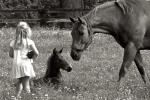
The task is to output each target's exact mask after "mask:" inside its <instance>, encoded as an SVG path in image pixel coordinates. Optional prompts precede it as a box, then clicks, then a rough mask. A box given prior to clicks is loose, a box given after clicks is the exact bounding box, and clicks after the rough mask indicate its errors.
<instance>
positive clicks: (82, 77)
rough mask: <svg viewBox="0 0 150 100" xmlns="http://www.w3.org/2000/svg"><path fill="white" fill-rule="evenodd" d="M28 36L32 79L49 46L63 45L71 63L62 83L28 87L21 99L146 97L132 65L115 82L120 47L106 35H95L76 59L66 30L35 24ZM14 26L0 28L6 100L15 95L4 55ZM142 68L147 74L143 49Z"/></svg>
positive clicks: (0, 77) (1, 97) (0, 73)
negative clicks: (35, 53)
mask: <svg viewBox="0 0 150 100" xmlns="http://www.w3.org/2000/svg"><path fill="white" fill-rule="evenodd" d="M32 30H33V37H32V39H33V40H34V41H35V44H36V45H37V48H38V49H39V51H40V55H39V57H38V58H37V59H36V61H35V62H34V69H35V72H36V78H39V77H43V76H44V74H45V71H46V61H47V59H48V57H49V55H50V54H51V52H52V50H53V48H58V49H61V48H62V47H63V48H64V51H63V54H62V55H63V56H64V58H65V59H66V60H67V61H68V62H69V63H71V64H72V66H73V70H72V72H70V73H67V72H65V71H62V75H63V80H64V82H63V83H62V85H60V86H59V87H57V88H56V87H54V86H52V85H50V86H48V85H43V86H39V87H36V86H31V90H32V93H31V94H26V93H22V98H21V100H149V99H150V94H149V91H150V90H149V89H148V88H147V87H146V86H145V85H144V83H143V82H142V80H141V77H140V75H139V72H138V71H137V69H136V67H135V65H134V64H133V65H132V66H131V67H130V69H129V71H128V73H127V74H126V76H125V78H124V79H122V80H121V82H120V83H118V82H117V79H118V72H119V69H120V65H121V62H122V57H123V49H122V48H121V47H120V46H119V45H118V44H117V43H116V42H115V40H114V39H113V38H112V37H111V36H108V35H102V34H96V35H95V36H94V39H93V43H92V44H91V45H90V47H89V48H88V50H87V51H85V52H84V53H83V55H82V58H81V60H80V61H79V62H75V61H73V60H72V59H71V57H70V45H71V41H72V40H71V35H70V30H60V29H52V28H40V27H35V28H33V29H32ZM14 33H15V29H14V28H2V29H1V31H0V38H1V39H0V43H1V45H0V50H1V51H0V55H1V56H0V100H10V98H11V96H14V95H15V86H14V84H15V82H16V80H13V79H11V78H10V70H11V67H12V66H11V65H12V61H11V60H12V59H11V58H9V56H8V51H9V42H10V41H11V40H12V39H13V36H14ZM142 54H143V55H144V62H145V65H146V66H145V68H146V71H147V72H148V74H149V71H150V68H149V67H148V65H149V60H150V57H149V52H147V51H143V52H142Z"/></svg>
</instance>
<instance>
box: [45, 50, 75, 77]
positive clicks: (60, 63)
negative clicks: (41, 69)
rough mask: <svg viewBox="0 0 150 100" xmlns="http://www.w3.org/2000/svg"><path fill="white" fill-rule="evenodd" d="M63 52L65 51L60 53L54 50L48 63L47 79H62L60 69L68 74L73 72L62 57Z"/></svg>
mask: <svg viewBox="0 0 150 100" xmlns="http://www.w3.org/2000/svg"><path fill="white" fill-rule="evenodd" d="M62 50H63V49H61V50H59V51H58V50H56V48H55V49H53V53H52V55H51V56H50V57H49V59H48V61H47V71H46V75H45V78H60V76H61V73H60V69H63V70H65V71H67V72H70V71H71V70H72V67H71V66H70V64H69V63H68V62H67V61H66V60H65V59H64V57H63V56H62V55H61V53H62Z"/></svg>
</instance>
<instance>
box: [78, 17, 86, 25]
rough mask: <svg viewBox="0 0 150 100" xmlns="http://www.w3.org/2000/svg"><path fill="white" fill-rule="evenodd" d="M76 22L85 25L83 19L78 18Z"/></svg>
mask: <svg viewBox="0 0 150 100" xmlns="http://www.w3.org/2000/svg"><path fill="white" fill-rule="evenodd" d="M78 21H79V22H80V23H81V24H86V22H85V21H84V19H82V18H80V17H78Z"/></svg>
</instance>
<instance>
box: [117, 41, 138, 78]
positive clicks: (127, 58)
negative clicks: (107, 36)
mask: <svg viewBox="0 0 150 100" xmlns="http://www.w3.org/2000/svg"><path fill="white" fill-rule="evenodd" d="M136 53H137V47H136V46H135V44H134V43H133V42H129V43H128V44H127V45H126V47H125V48H124V57H123V62H122V65H121V68H120V71H119V79H118V81H120V80H121V78H122V77H124V76H125V73H126V72H125V68H129V67H130V65H131V63H132V61H133V60H134V58H135V55H136Z"/></svg>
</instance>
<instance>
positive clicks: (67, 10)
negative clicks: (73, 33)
mask: <svg viewBox="0 0 150 100" xmlns="http://www.w3.org/2000/svg"><path fill="white" fill-rule="evenodd" d="M89 10H91V9H14V10H11V9H3V10H2V9H0V12H1V13H8V12H22V13H24V12H39V11H48V12H50V13H54V12H75V11H78V12H86V11H89Z"/></svg>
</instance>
